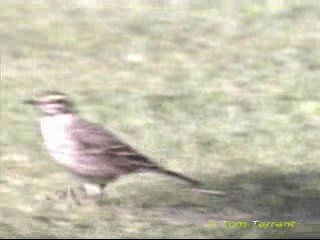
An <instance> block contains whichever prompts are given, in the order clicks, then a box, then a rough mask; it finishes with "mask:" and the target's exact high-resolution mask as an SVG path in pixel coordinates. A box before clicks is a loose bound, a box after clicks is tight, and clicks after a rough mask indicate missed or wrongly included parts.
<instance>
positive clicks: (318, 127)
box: [0, 0, 320, 238]
mask: <svg viewBox="0 0 320 240" xmlns="http://www.w3.org/2000/svg"><path fill="white" fill-rule="evenodd" d="M0 51H1V56H0V57H1V58H0V60H1V62H0V70H1V75H0V77H1V81H0V90H1V91H0V107H1V116H0V128H1V131H0V161H1V162H0V237H2V238H17V237H24V238H31V237H37V238H38V237H48V238H49V237H50V238H62V237H66V238H79V237H83V238H160V237H161V238H183V237H194V238H218V237H219V238H263V237H264V238H275V237H277V238H279V237H280V238H302V237H315V236H319V235H320V229H319V226H320V224H319V219H320V207H319V202H320V164H319V157H320V150H319V149H320V148H319V146H320V102H319V99H320V91H319V89H320V79H319V77H320V3H319V1H289V0H288V1H284V0H256V1H255V0H251V1H248V0H242V1H241V0H238V1H214V0H213V1H209V0H202V1H192V0H168V1H164V0H151V1H147V0H118V1H116V0H108V1H102V0H100V1H98V0H97V1H89V0H81V1H62V0H60V1H59V0H56V1H49V0H32V1H31V0H29V1H14V0H11V1H9V0H2V1H1V2H0ZM44 89H53V90H59V91H63V92H66V93H67V94H69V95H70V96H71V97H72V98H73V100H74V101H76V103H77V109H78V110H79V111H80V113H81V115H82V116H83V117H85V118H87V119H89V120H91V121H95V122H98V123H101V124H103V125H104V126H105V127H106V128H108V129H111V130H113V131H115V132H116V133H117V134H118V135H119V136H120V137H121V138H122V139H123V140H125V141H126V142H128V143H129V144H131V145H132V146H134V147H135V148H136V149H138V150H139V151H141V152H143V153H145V154H146V155H147V156H149V157H150V158H152V159H154V161H156V162H157V163H159V164H162V165H163V166H165V167H167V168H170V169H172V170H176V171H178V172H182V173H184V174H187V175H189V176H192V177H194V178H197V179H199V180H201V181H202V182H203V183H204V188H205V189H212V190H218V191H223V192H225V193H226V194H225V195H214V194H205V193H199V192H192V191H187V190H185V186H184V185H181V184H180V183H177V182H175V181H171V180H170V179H168V178H167V177H165V176H158V175H155V174H136V175H132V176H128V177H125V178H122V179H121V180H119V181H117V182H115V183H112V184H110V185H109V186H108V187H107V189H106V195H107V197H106V199H105V204H104V205H103V206H97V205H96V204H95V203H94V202H92V201H88V202H86V203H85V204H84V205H82V206H79V207H74V206H72V207H70V206H68V205H67V204H66V202H64V201H46V200H44V196H45V195H46V194H49V193H50V192H54V191H56V190H63V189H64V188H66V187H67V186H70V187H76V186H78V185H79V183H78V182H77V181H75V179H73V178H72V177H70V176H69V175H68V174H67V173H66V172H65V170H64V169H62V168H61V167H59V166H57V165H56V164H55V163H54V162H53V160H52V159H51V158H50V157H49V156H48V154H47V152H46V151H45V149H44V147H43V145H42V141H41V137H40V131H39V126H38V124H37V122H36V117H37V114H36V113H35V112H34V111H33V110H32V109H29V108H27V107H25V106H23V105H22V104H21V101H22V100H23V99H24V98H28V97H30V96H31V95H32V94H33V93H34V92H35V91H38V90H44ZM48 170H49V171H48ZM222 221H235V222H237V221H247V222H250V223H251V221H268V222H270V221H271V222H272V221H277V222H279V221H295V222H297V227H296V228H295V229H275V228H265V229H263V228H260V229H254V228H252V227H250V226H249V227H247V228H240V227H234V228H226V227H224V226H223V224H222ZM213 222H214V223H217V225H215V224H211V225H210V224H209V223H213Z"/></svg>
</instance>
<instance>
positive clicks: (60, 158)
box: [40, 114, 75, 166]
mask: <svg viewBox="0 0 320 240" xmlns="http://www.w3.org/2000/svg"><path fill="white" fill-rule="evenodd" d="M73 119H74V116H72V115H71V114H63V115H57V116H44V117H41V118H40V126H41V134H42V137H43V140H44V143H45V145H46V147H47V148H48V150H49V153H50V154H51V156H52V157H53V158H54V160H56V161H57V162H59V163H60V164H62V165H65V166H71V165H72V163H73V155H74V152H73V150H74V149H75V143H74V142H73V141H72V140H71V135H70V132H69V131H68V128H69V126H70V124H72V122H73Z"/></svg>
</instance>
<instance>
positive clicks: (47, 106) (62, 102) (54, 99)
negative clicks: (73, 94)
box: [24, 91, 74, 116]
mask: <svg viewBox="0 0 320 240" xmlns="http://www.w3.org/2000/svg"><path fill="white" fill-rule="evenodd" d="M24 103H25V104H31V105H33V106H34V107H36V108H37V109H39V110H40V113H41V114H43V115H51V116H52V115H58V114H66V113H72V112H74V110H73V103H72V101H71V100H70V99H69V97H68V96H67V95H66V94H64V93H61V92H58V91H41V92H38V93H36V94H35V95H34V96H33V97H32V98H31V99H28V100H25V101H24Z"/></svg>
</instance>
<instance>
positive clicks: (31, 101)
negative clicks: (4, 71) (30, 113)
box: [23, 99, 37, 105]
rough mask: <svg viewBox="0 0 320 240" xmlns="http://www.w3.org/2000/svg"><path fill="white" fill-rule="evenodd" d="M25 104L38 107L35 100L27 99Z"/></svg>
mask: <svg viewBox="0 0 320 240" xmlns="http://www.w3.org/2000/svg"><path fill="white" fill-rule="evenodd" d="M23 103H24V104H29V105H36V104H37V102H36V101H35V100H32V99H27V100H24V101H23Z"/></svg>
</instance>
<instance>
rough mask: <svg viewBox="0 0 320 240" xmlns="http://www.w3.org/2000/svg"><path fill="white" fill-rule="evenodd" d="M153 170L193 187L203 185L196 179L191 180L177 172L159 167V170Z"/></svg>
mask: <svg viewBox="0 0 320 240" xmlns="http://www.w3.org/2000/svg"><path fill="white" fill-rule="evenodd" d="M153 170H154V171H156V172H158V173H162V174H165V175H168V176H171V177H175V178H178V179H180V180H183V181H185V182H188V183H190V184H191V185H193V186H199V185H200V184H201V182H199V181H197V180H195V179H192V178H189V177H187V176H184V175H182V174H180V173H176V172H173V171H170V170H167V169H164V168H161V167H158V168H156V169H153Z"/></svg>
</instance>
